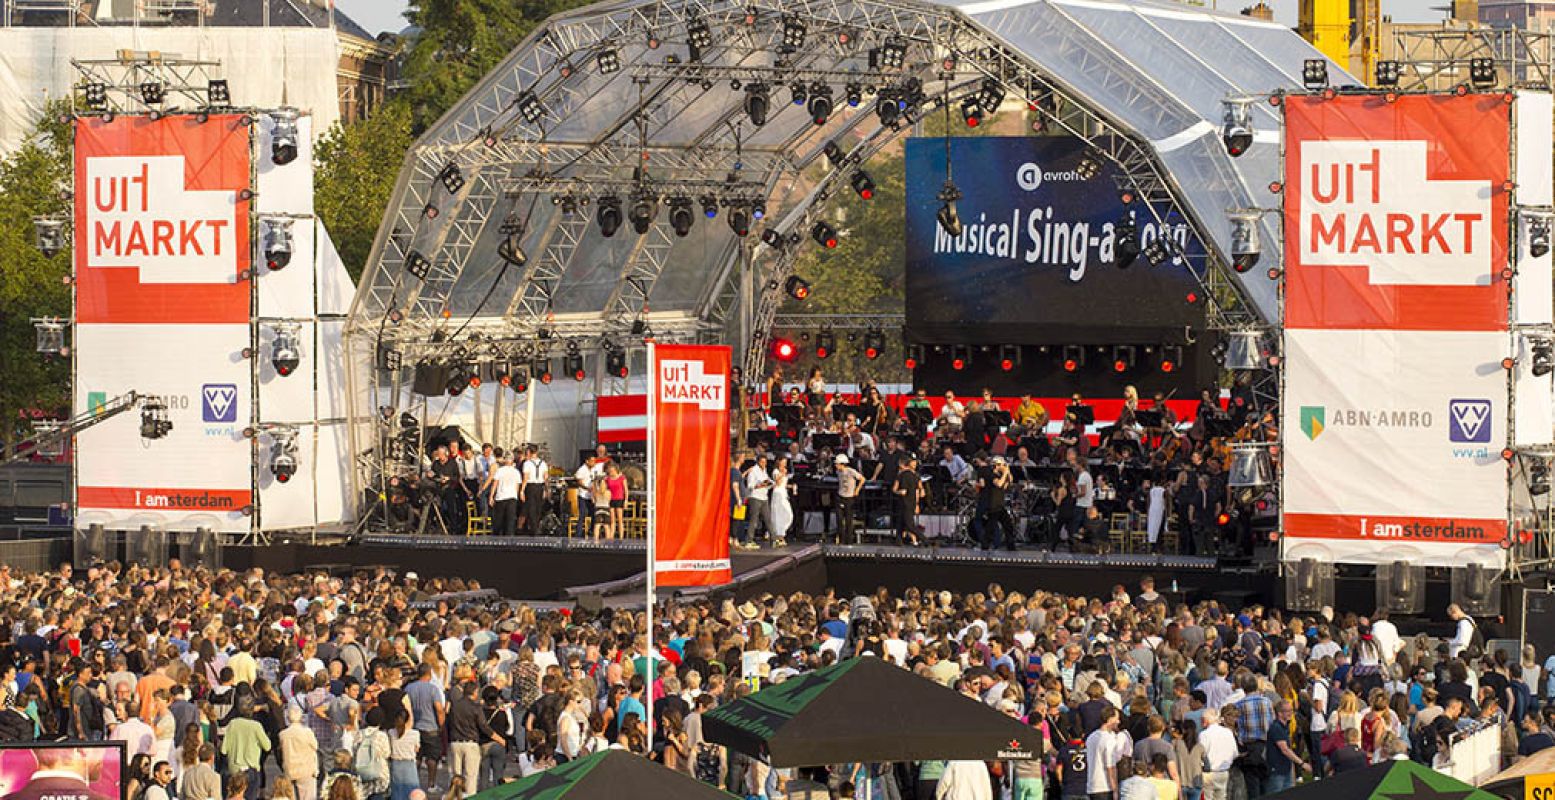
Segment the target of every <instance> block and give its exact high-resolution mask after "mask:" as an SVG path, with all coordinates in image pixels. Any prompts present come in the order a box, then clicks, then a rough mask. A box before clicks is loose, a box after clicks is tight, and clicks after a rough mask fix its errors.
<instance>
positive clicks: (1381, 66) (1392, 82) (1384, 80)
mask: <svg viewBox="0 0 1555 800" xmlns="http://www.w3.org/2000/svg"><path fill="white" fill-rule="evenodd" d="M1402 66H1403V65H1402V64H1400V63H1399V62H1397V61H1378V62H1377V85H1378V86H1397V85H1398V78H1399V74H1400V73H1401V72H1403V70H1402V69H1400V67H1402Z"/></svg>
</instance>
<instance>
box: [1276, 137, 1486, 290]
mask: <svg viewBox="0 0 1555 800" xmlns="http://www.w3.org/2000/svg"><path fill="white" fill-rule="evenodd" d="M1426 156H1427V149H1426V143H1425V142H1424V141H1370V142H1368V141H1327V142H1324V141H1307V142H1302V144H1301V172H1300V175H1301V184H1302V186H1301V215H1302V220H1301V226H1300V228H1299V230H1300V231H1301V234H1302V235H1301V236H1300V238H1299V242H1300V243H1299V245H1298V246H1299V248H1300V254H1301V263H1303V264H1305V265H1307V266H1358V265H1365V266H1366V267H1368V269H1369V272H1370V275H1369V282H1370V283H1372V284H1374V285H1394V286H1401V285H1414V286H1475V285H1481V284H1484V283H1485V282H1487V281H1488V279H1489V275H1490V274H1491V272H1492V270H1491V264H1490V257H1491V248H1492V246H1493V241H1492V238H1491V230H1490V215H1491V210H1490V194H1491V187H1490V181H1489V180H1436V179H1433V178H1430V177H1428V176H1427V175H1426V168H1427V160H1426Z"/></svg>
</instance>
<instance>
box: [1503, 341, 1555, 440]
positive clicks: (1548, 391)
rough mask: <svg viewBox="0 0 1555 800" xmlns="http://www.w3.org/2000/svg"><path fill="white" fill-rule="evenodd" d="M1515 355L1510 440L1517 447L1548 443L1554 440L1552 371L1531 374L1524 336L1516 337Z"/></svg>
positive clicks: (1554, 411) (1554, 383) (1554, 390)
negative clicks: (1514, 405) (1537, 374)
mask: <svg viewBox="0 0 1555 800" xmlns="http://www.w3.org/2000/svg"><path fill="white" fill-rule="evenodd" d="M1515 355H1516V357H1517V368H1516V371H1515V372H1514V373H1513V376H1512V386H1513V389H1514V391H1515V393H1516V397H1517V406H1516V408H1515V409H1514V413H1513V415H1512V416H1513V425H1512V440H1513V442H1514V443H1515V444H1516V446H1518V447H1536V446H1538V445H1548V444H1551V443H1552V442H1555V374H1552V373H1545V374H1544V375H1542V376H1535V375H1534V374H1533V353H1531V352H1529V347H1528V339H1527V338H1525V337H1522V336H1518V337H1517V352H1516V353H1515Z"/></svg>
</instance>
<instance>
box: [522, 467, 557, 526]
mask: <svg viewBox="0 0 1555 800" xmlns="http://www.w3.org/2000/svg"><path fill="white" fill-rule="evenodd" d="M550 472H551V468H550V466H549V465H548V464H546V463H545V459H543V458H541V457H540V448H538V447H536V446H534V445H532V444H531V445H528V446H526V447H525V448H524V467H523V475H524V523H525V524H526V525H527V526H528V527H529V535H530V536H539V535H540V517H541V515H542V514H544V513H545V482H546V479H547V478H548V477H549V476H550Z"/></svg>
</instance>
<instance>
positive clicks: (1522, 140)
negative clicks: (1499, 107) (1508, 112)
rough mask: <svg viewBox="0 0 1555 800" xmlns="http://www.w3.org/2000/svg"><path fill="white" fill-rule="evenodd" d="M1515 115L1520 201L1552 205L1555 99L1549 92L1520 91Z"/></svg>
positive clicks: (1516, 160) (1518, 198) (1516, 169)
mask: <svg viewBox="0 0 1555 800" xmlns="http://www.w3.org/2000/svg"><path fill="white" fill-rule="evenodd" d="M1512 115H1513V119H1514V120H1515V122H1516V127H1515V128H1513V131H1514V135H1515V137H1516V141H1517V152H1516V153H1515V154H1514V156H1513V158H1514V160H1515V164H1514V167H1513V169H1514V172H1513V176H1514V178H1515V180H1516V181H1517V202H1518V204H1519V205H1525V206H1547V205H1550V203H1551V199H1552V197H1555V194H1552V193H1555V185H1552V183H1551V181H1552V176H1551V170H1552V165H1551V163H1550V142H1551V140H1552V139H1555V98H1552V97H1551V96H1550V93H1549V92H1524V91H1520V92H1517V93H1516V102H1515V103H1514V104H1513V106H1512Z"/></svg>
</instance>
